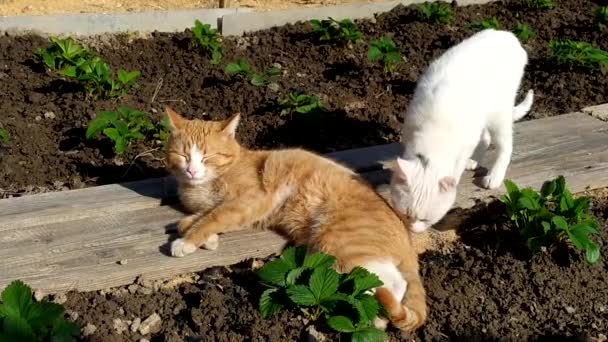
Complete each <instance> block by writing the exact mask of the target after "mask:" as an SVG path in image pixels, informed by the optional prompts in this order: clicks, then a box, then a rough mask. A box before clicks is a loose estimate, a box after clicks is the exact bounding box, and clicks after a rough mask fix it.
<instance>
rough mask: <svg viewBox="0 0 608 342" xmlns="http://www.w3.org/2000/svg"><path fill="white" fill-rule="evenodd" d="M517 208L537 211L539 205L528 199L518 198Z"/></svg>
mask: <svg viewBox="0 0 608 342" xmlns="http://www.w3.org/2000/svg"><path fill="white" fill-rule="evenodd" d="M517 207H518V208H522V209H528V210H537V209H538V208H539V205H538V203H536V202H535V201H534V200H533V199H531V198H529V197H520V198H519V199H518V200H517Z"/></svg>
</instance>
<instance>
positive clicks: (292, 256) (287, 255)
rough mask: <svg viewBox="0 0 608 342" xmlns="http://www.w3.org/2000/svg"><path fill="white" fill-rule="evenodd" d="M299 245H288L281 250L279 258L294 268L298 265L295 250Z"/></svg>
mask: <svg viewBox="0 0 608 342" xmlns="http://www.w3.org/2000/svg"><path fill="white" fill-rule="evenodd" d="M298 248H299V247H294V246H290V247H287V248H285V249H284V250H283V252H282V253H281V257H280V258H281V259H282V260H283V262H284V263H285V264H286V265H287V266H288V267H289V268H290V269H294V268H296V267H298V265H297V262H296V252H297V249H298Z"/></svg>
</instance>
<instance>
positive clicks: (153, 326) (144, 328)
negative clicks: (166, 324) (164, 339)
mask: <svg viewBox="0 0 608 342" xmlns="http://www.w3.org/2000/svg"><path fill="white" fill-rule="evenodd" d="M160 323H161V319H160V316H159V315H158V314H157V313H156V312H155V313H153V314H152V315H150V317H148V318H146V319H145V320H144V321H143V322H141V325H140V326H139V333H140V334H142V335H147V334H150V333H155V332H158V330H159V329H160Z"/></svg>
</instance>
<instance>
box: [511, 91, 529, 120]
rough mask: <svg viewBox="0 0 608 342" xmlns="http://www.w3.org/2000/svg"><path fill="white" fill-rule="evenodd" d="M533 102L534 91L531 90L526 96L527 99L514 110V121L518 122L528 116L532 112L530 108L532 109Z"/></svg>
mask: <svg viewBox="0 0 608 342" xmlns="http://www.w3.org/2000/svg"><path fill="white" fill-rule="evenodd" d="M532 102H534V90H532V89H530V90H528V93H527V94H526V98H525V99H524V100H523V101H521V102H520V103H519V104H518V105H517V106H515V108H513V121H517V120H519V119H521V118H523V117H524V116H526V114H528V112H529V111H530V108H532Z"/></svg>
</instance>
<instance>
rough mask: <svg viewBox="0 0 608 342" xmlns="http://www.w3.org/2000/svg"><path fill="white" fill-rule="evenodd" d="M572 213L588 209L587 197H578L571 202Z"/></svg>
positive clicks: (579, 212)
mask: <svg viewBox="0 0 608 342" xmlns="http://www.w3.org/2000/svg"><path fill="white" fill-rule="evenodd" d="M572 207H573V210H574V214H581V213H583V212H584V211H585V210H587V209H589V197H579V198H577V199H575V200H574V202H573V205H572Z"/></svg>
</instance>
